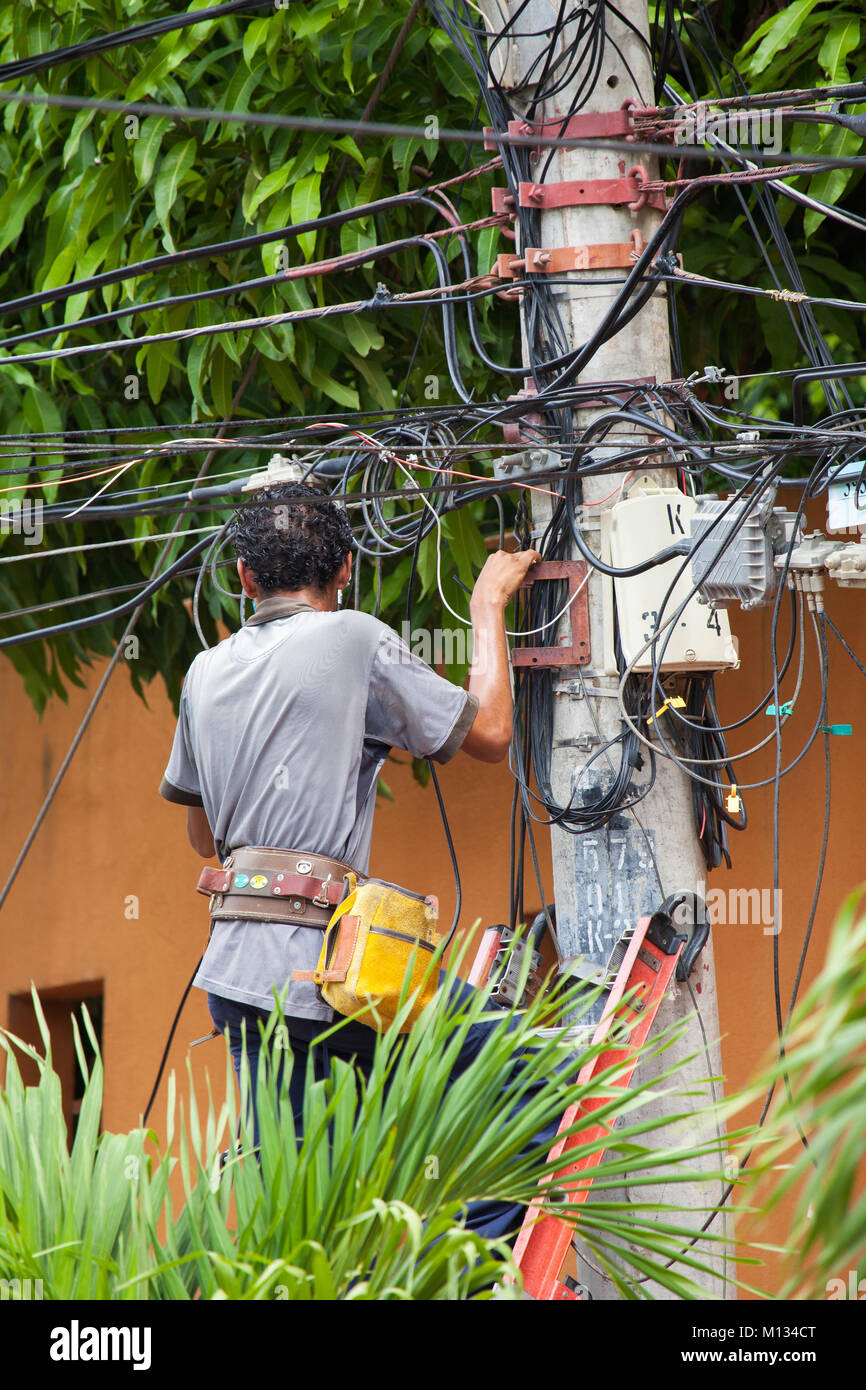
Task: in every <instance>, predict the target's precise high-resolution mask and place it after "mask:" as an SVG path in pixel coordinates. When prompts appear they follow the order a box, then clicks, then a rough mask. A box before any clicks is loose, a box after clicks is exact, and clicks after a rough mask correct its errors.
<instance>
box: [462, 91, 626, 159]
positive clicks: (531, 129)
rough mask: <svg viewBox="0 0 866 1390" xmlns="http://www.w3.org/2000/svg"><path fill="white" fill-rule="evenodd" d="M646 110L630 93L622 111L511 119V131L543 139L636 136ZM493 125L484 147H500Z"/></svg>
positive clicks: (509, 132)
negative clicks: (638, 119) (636, 124)
mask: <svg viewBox="0 0 866 1390" xmlns="http://www.w3.org/2000/svg"><path fill="white" fill-rule="evenodd" d="M642 114H643V108H642V107H639V106H635V104H634V101H633V100H632V99H631V98H630V97H629V98H628V99H627V100H626V101H624V102H623V103H622V106H621V107H620V108H619V110H618V111H588V112H584V113H582V114H581V115H578V116H569V117H568V119H567V120H559V121H557V120H552V121H509V122H508V134H509V135H511V136H515V135H522V136H530V135H538V136H540V137H541V138H542V139H554V140H556V139H558V140H562V141H568V140H569V139H571V140H593V139H597V138H601V137H603V136H617V135H621V136H623V137H624V139H626V140H634V139H636V134H635V128H634V118H635V117H636V116H641V115H642ZM495 135H496V132H495V130H494V128H493V126H490V125H486V126H485V127H484V148H485V150H495V149H497V148H498V146H497V144H496V139H495Z"/></svg>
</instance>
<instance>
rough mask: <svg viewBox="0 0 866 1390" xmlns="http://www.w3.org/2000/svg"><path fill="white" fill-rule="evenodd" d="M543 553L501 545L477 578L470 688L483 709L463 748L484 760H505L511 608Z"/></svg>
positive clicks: (509, 713) (508, 729)
mask: <svg viewBox="0 0 866 1390" xmlns="http://www.w3.org/2000/svg"><path fill="white" fill-rule="evenodd" d="M540 559H541V556H540V555H539V554H538V552H537V551H536V550H516V551H513V552H512V553H510V554H509V553H508V552H507V551H505V550H497V551H496V552H495V553H494V554H493V555H490V556H489V557H488V559H487V562H486V564H485V565H484V568H483V569H482V571H481V573H480V574H479V576H478V578H477V580H476V581H475V588H474V589H473V591H472V600H471V602H470V604H469V611H470V613H471V615H472V642H473V652H472V665H471V667H470V669H469V693H470V694H471V695H477V697H478V700H479V705H478V713H477V714H476V716H475V719H474V720H473V723H472V727H471V729H470V730H469V732H468V734H467V735H466V737H465V739H464V740H463V744H462V747H463V751H464V752H465V753H468V754H469V756H470V758H477V759H478V760H479V761H480V762H483V763H499V762H502V760H503V759H504V758H505V757H506V756H507V754H508V747H509V744H510V743H511V723H512V718H513V714H514V702H513V699H512V695H511V668H510V659H509V655H508V641H507V639H506V636H505V609H506V607H507V605H508V602H509V600H510V599H511V598H513V597H514V595H515V593H516V592H517V590H518V589H519V588H520V585H521V584H522V583H523V580H524V579H525V577H526V573H527V571H528V570H529V569H531V567H532V566H533V565H535V564H538V562H539V561H540Z"/></svg>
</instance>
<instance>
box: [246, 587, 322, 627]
mask: <svg viewBox="0 0 866 1390" xmlns="http://www.w3.org/2000/svg"><path fill="white" fill-rule="evenodd" d="M319 611H320V610H319V609H318V608H314V607H313V605H312V604H311V603H299V602H298V600H297V599H293V598H286V597H284V596H283V595H282V594H273V595H272V596H271V597H270V598H263V599H261V600H260V601H259V602H258V603H257V604H256V611H255V612H254V613H253V614H252V615H251V616H250V617H249V618H247V620H246V622H245V623H244V627H255V626H256V625H257V624H258V623H269V622H271V620H272V619H274V618H293V617H294V615H295V614H296V613H318V612H319Z"/></svg>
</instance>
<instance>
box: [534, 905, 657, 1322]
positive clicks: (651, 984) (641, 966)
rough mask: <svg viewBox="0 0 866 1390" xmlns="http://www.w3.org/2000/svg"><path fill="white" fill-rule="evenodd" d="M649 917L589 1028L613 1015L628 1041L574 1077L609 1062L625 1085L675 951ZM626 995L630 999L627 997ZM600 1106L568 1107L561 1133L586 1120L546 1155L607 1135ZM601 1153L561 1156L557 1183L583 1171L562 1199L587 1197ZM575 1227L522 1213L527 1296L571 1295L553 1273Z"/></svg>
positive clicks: (584, 1081) (540, 1212)
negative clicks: (653, 937)
mask: <svg viewBox="0 0 866 1390" xmlns="http://www.w3.org/2000/svg"><path fill="white" fill-rule="evenodd" d="M651 920H652V919H651V918H649V917H642V918H641V919H640V921H639V922H638V924H637V927H636V929H635V934H634V936H633V937H632V939H631V941H630V942H629V946H628V950H627V951H626V954H625V959H624V960H623V962H622V965H621V966H620V968H619V971H618V972H617V977H616V981H615V982H614V986H613V989H612V990H611V993H610V996H609V998H608V1001H607V1004H606V1006H605V1011H604V1014H603V1016H602V1019H601V1022H600V1023H599V1025H598V1027H597V1029H596V1031H595V1035H594V1037H593V1044H595V1045H597V1044H598V1043H602V1042H604V1041H605V1039H606V1038H607V1037H608V1034H609V1033H610V1030H611V1026H612V1024H613V1022H614V1020H615V1019H616V1020H617V1021H618V1022H619V1021H621V1022H624V1023H625V1024H626V1025H627V1026H628V1028H629V1032H628V1039H627V1041H626V1042H625V1043H624V1044H620V1045H618V1046H614V1047H608V1048H606V1049H605V1051H604V1052H603V1053H601V1054H600V1055H599V1056H597V1057H596V1058H595V1060H594V1061H591V1062H588V1063H587V1065H586V1066H585V1067H584V1068H583V1069H582V1070H581V1072H580V1075H579V1077H578V1085H580V1086H586V1085H588V1084H589V1082H590V1081H591V1080H592V1077H593V1076H594V1075H600V1074H603V1073H604V1072H606V1071H607V1070H608V1068H621V1070H618V1071H617V1072H616V1074H615V1079H614V1080H613V1081H611V1082H610V1085H612V1086H618V1087H623V1088H624V1087H626V1086H628V1085H629V1084H630V1083H631V1079H632V1076H633V1075H634V1070H635V1067H636V1066H637V1061H638V1052H639V1050H640V1047H641V1045H642V1044H643V1043H644V1042H645V1040H646V1038H647V1036H648V1035H649V1032H650V1029H651V1028H652V1025H653V1023H654V1022H655V1017H656V1014H657V1013H658V1009H659V1005H660V1004H661V1001H662V999H663V997H664V995H665V992H666V991H667V989H668V986H669V984H670V982H671V979H672V978H673V974H674V971H675V969H676V963H677V960H678V959H679V954H680V953H679V950H677V951H676V952H675V953H674V954H673V955H666V954H665V952H664V951H663V950H661V948H660V947H658V946H656V945H655V944H654V943H653V942H652V941H648V940H647V939H646V933H647V929H648V927H649V925H650V922H651ZM627 993H628V994H630V996H631V997H629V998H627V999H625V998H624V996H625V995H626V994H627ZM606 1104H607V1096H606V1095H605V1096H595V1097H589V1098H587V1099H585V1100H581V1101H578V1102H577V1103H576V1104H575V1105H571V1106H569V1108H568V1109H567V1110H566V1112H565V1114H564V1115H563V1117H562V1121H561V1123H560V1126H559V1133H560V1134H562V1133H563V1132H564V1131H568V1130H569V1129H572V1128H573V1127H574V1126H575V1125H576V1124H577V1123H578V1122H579V1121H580V1120H583V1119H584V1118H585V1119H586V1126H585V1128H583V1129H581V1130H579V1131H578V1132H577V1133H573V1134H570V1135H569V1134H567V1133H566V1135H565V1137H564V1138H562V1139H558V1140H557V1141H556V1143H555V1144H554V1146H553V1148H552V1149H551V1151H550V1158H551V1159H558V1158H566V1156H567V1154H568V1152H569V1150H571V1149H574V1148H577V1147H580V1146H581V1145H584V1144H588V1143H593V1142H597V1141H598V1140H600V1139H604V1138H605V1136H606V1135H608V1134H610V1133H611V1132H612V1131H611V1126H610V1125H608V1124H605V1123H604V1122H598V1123H595V1124H594V1123H593V1122H592V1112H593V1111H595V1110H598V1109H600V1108H601V1107H603V1106H604V1105H606ZM603 1152H604V1150H603V1148H602V1147H601V1146H600V1145H599V1147H598V1148H597V1149H596V1150H595V1151H594V1152H593V1153H590V1154H584V1155H583V1156H582V1157H581V1158H579V1159H578V1160H577V1161H576V1162H574V1163H568V1162H567V1161H566V1162H565V1163H564V1164H563V1166H562V1167H561V1168H560V1169H558V1170H557V1172H556V1178H555V1181H557V1182H562V1181H563V1180H565V1179H572V1178H573V1175H574V1174H577V1173H586V1174H587V1177H586V1180H585V1181H583V1182H580V1183H578V1184H575V1183H574V1182H573V1181H569V1182H568V1183H567V1185H566V1186H565V1189H564V1190H565V1194H566V1200H567V1201H568V1203H569V1204H570V1205H573V1206H578V1205H580V1204H581V1203H583V1202H585V1201H586V1199H587V1197H588V1196H589V1193H590V1188H591V1186H592V1169H594V1168H596V1167H597V1166H598V1164H599V1163H600V1162H601V1159H602V1156H603ZM573 1230H574V1228H573V1225H572V1224H569V1223H567V1222H565V1221H561V1220H560V1219H559V1218H558V1217H555V1216H550V1215H547V1214H545V1213H544V1209H543V1206H542V1204H541V1202H540V1201H536V1202H534V1203H533V1204H532V1206H531V1207H530V1208H529V1210H528V1211H527V1213H526V1217H525V1219H524V1222H523V1226H522V1227H521V1230H520V1234H519V1235H518V1237H517V1241H516V1242H515V1246H514V1260H515V1263H516V1264H517V1266H518V1268H519V1269H520V1271H521V1273H522V1274H523V1285H524V1289H525V1291H526V1292H527V1293H528V1294H529V1295H530V1297H532V1298H535V1299H539V1300H545V1301H558V1300H562V1299H568V1298H572V1297H574V1293H573V1291H572V1290H570V1289H569V1288H568V1286H567V1285H566V1284H564V1283H562V1282H561V1281H560V1278H559V1274H560V1270H561V1269H562V1264H563V1261H564V1259H565V1256H566V1254H567V1253H568V1250H569V1247H570V1245H571V1238H572V1234H573Z"/></svg>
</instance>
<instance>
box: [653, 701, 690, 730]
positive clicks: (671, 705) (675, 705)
mask: <svg viewBox="0 0 866 1390" xmlns="http://www.w3.org/2000/svg"><path fill="white" fill-rule="evenodd" d="M685 707H686V702H685V700H684V699H683V697H682V695H671V696H670V698H669V699H667V700H665V702H664V704H663V705H662V707H661V709H657V710H656V712H655V714H651V715H650V717H649V719H648V720H647V723H648V724H652V723H653V721H654V720H656V719H660V718H661V716H662V715H663V714H664V712H665V710H666V709H685Z"/></svg>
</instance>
